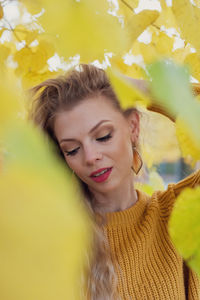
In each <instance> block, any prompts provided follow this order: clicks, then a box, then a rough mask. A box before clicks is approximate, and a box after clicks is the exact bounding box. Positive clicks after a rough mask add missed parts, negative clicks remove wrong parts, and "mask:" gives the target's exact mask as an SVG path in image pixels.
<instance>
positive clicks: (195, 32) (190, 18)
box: [172, 0, 200, 51]
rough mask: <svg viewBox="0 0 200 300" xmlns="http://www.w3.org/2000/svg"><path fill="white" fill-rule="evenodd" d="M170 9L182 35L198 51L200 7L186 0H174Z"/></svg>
mask: <svg viewBox="0 0 200 300" xmlns="http://www.w3.org/2000/svg"><path fill="white" fill-rule="evenodd" d="M172 9H173V12H174V15H175V17H176V20H177V24H178V26H179V28H180V30H181V34H182V37H183V38H184V39H186V41H187V42H189V43H191V44H192V45H193V46H194V47H195V48H196V49H197V51H200V39H199V36H200V8H198V7H196V6H194V5H193V4H192V3H191V2H190V1H188V0H176V1H173V5H172Z"/></svg>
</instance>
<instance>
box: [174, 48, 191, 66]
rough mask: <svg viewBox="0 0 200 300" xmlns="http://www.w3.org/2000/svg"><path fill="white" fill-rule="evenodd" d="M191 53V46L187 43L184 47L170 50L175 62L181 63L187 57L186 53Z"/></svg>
mask: <svg viewBox="0 0 200 300" xmlns="http://www.w3.org/2000/svg"><path fill="white" fill-rule="evenodd" d="M190 53H191V47H190V46H189V44H187V45H186V47H184V48H178V49H176V50H175V51H173V52H172V58H173V60H174V61H175V62H177V63H179V64H182V63H183V62H184V60H185V58H186V57H187V55H188V54H190Z"/></svg>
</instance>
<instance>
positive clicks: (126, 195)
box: [91, 175, 137, 213]
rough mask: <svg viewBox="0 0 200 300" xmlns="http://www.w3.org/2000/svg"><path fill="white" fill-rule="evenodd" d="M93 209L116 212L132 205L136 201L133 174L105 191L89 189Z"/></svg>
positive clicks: (102, 211)
mask: <svg viewBox="0 0 200 300" xmlns="http://www.w3.org/2000/svg"><path fill="white" fill-rule="evenodd" d="M91 193H92V195H93V203H94V206H95V211H97V212H101V213H107V212H117V211H122V210H125V209H127V208H129V207H131V206H133V205H134V204H135V203H136V202H137V192H136V190H135V189H134V184H133V176H132V175H131V176H130V177H129V178H128V179H126V180H125V181H124V182H122V183H121V185H120V186H119V187H118V188H117V189H114V190H112V191H109V192H107V193H101V192H97V191H91Z"/></svg>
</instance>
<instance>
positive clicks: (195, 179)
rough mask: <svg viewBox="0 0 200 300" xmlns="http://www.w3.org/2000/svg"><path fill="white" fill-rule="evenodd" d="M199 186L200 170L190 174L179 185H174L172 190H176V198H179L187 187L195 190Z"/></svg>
mask: <svg viewBox="0 0 200 300" xmlns="http://www.w3.org/2000/svg"><path fill="white" fill-rule="evenodd" d="M199 184H200V169H199V170H197V171H196V172H194V173H192V174H190V175H189V176H187V177H186V178H184V179H182V180H181V181H179V182H178V183H175V184H172V188H173V190H174V194H175V196H176V197H177V196H178V195H179V194H180V192H181V191H182V190H183V189H184V188H186V187H190V188H195V187H196V186H197V185H199Z"/></svg>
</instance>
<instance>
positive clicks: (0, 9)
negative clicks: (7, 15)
mask: <svg viewBox="0 0 200 300" xmlns="http://www.w3.org/2000/svg"><path fill="white" fill-rule="evenodd" d="M3 15H4V13H3V7H2V5H1V4H0V19H2V18H3Z"/></svg>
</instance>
